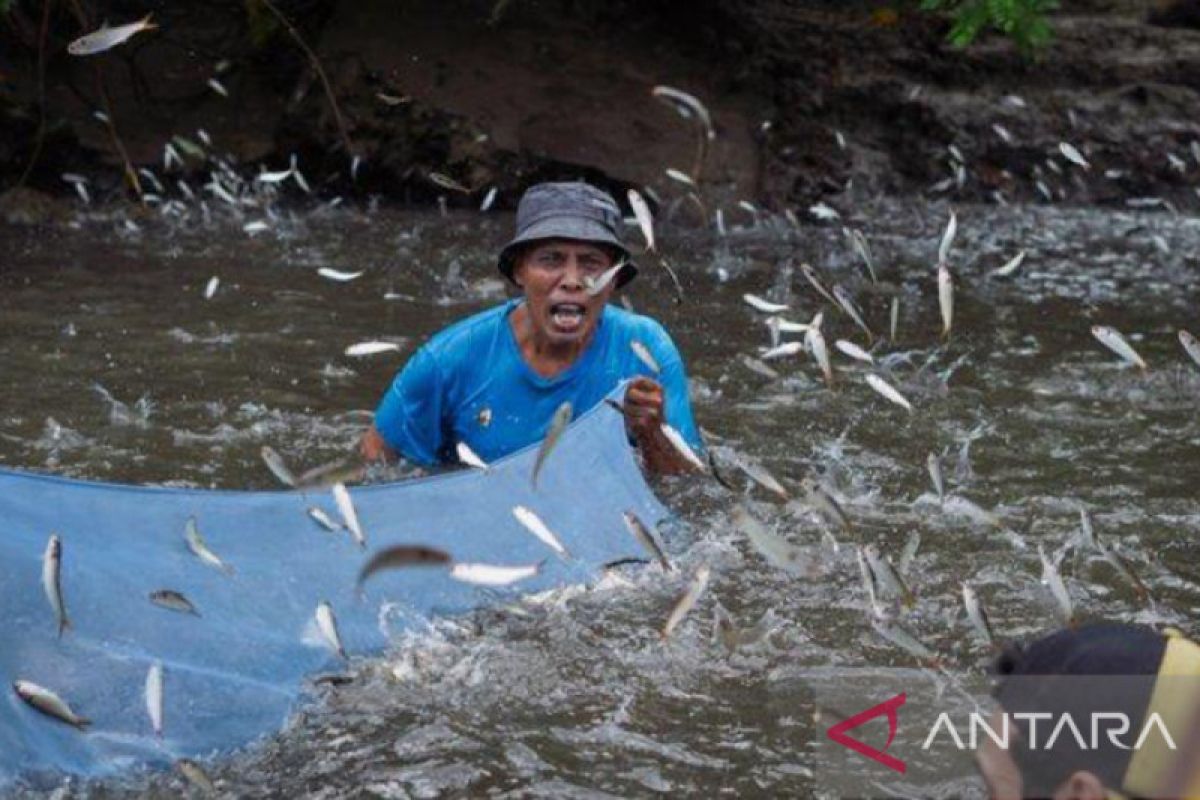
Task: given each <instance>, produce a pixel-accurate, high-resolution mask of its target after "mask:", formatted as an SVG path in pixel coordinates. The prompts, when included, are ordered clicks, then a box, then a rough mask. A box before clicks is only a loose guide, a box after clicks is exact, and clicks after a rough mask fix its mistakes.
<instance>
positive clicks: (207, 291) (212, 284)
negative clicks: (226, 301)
mask: <svg viewBox="0 0 1200 800" xmlns="http://www.w3.org/2000/svg"><path fill="white" fill-rule="evenodd" d="M220 285H221V279H220V278H218V277H217V276H216V275H213V276H212V277H211V278H209V279H208V284H207V285H205V287H204V299H205V300H212V299H213V295H215V294H216V293H217V287H218V286H220Z"/></svg>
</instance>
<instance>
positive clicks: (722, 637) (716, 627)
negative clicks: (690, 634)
mask: <svg viewBox="0 0 1200 800" xmlns="http://www.w3.org/2000/svg"><path fill="white" fill-rule="evenodd" d="M713 639H714V640H715V641H718V642H720V643H721V645H722V646H723V647H724V648H725V652H726V653H729V654H730V655H732V654H733V651H735V650H737V647H738V644H740V639H741V637H740V636H739V635H738V630H737V624H736V623H735V622H734V621H733V617H732V616H730V614H729V612H728V611H726V610H725V607H724V606H722V605H721V604H720V603H717V604H716V605H715V606H713Z"/></svg>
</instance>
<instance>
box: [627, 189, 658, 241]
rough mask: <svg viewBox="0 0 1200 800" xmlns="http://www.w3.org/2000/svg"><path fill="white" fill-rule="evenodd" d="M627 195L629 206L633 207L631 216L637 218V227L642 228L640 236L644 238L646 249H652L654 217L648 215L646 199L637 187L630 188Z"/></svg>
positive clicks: (648, 207)
mask: <svg viewBox="0 0 1200 800" xmlns="http://www.w3.org/2000/svg"><path fill="white" fill-rule="evenodd" d="M627 196H628V197H629V207H630V208H632V209H633V216H635V217H636V218H637V222H638V227H639V228H641V229H642V238H644V239H645V240H646V250H647V251H650V250H653V249H654V217H652V216H651V215H650V206H649V205H647V204H646V199H645V198H644V197H642V196H641V195H640V194H639V193H638V191H637V189H630V190H629V191H628V193H627Z"/></svg>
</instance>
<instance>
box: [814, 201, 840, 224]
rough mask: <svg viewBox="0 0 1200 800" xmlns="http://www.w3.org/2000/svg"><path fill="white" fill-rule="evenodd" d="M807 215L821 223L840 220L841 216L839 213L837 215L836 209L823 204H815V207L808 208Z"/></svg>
mask: <svg viewBox="0 0 1200 800" xmlns="http://www.w3.org/2000/svg"><path fill="white" fill-rule="evenodd" d="M808 213H810V214H812V215H813V216H814V217H816V218H817V219H819V220H821V221H822V222H828V221H830V220H835V219H840V218H841V216H842V215H841V214H840V213H838V210H837V209H836V208H831V207H829V206H828V205H826V204H825V203H817V204H816V205H811V206H809V207H808Z"/></svg>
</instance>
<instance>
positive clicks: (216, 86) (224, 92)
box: [208, 78, 229, 97]
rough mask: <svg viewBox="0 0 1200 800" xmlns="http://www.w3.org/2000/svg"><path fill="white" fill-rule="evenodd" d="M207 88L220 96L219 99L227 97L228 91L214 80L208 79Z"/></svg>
mask: <svg viewBox="0 0 1200 800" xmlns="http://www.w3.org/2000/svg"><path fill="white" fill-rule="evenodd" d="M208 88H210V89H212V90H213V91H214V92H216V93H217V94H219V95H221V97H229V90H228V89H226V88H225V86H224V85H223V84H222V83H221V82H220V81H219V80H217V79H216V78H209V79H208Z"/></svg>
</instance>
